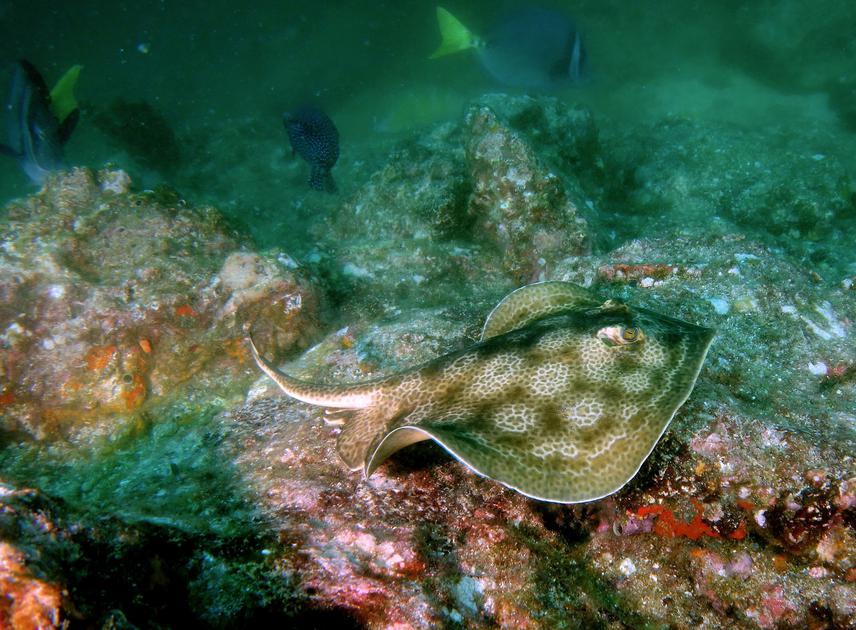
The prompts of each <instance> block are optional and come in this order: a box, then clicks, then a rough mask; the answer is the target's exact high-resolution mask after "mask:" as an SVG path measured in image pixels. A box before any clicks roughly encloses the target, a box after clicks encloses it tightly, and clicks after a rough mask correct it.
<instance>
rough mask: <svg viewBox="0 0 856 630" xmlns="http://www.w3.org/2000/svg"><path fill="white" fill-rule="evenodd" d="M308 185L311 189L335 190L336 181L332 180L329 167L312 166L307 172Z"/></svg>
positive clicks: (331, 191) (330, 191)
mask: <svg viewBox="0 0 856 630" xmlns="http://www.w3.org/2000/svg"><path fill="white" fill-rule="evenodd" d="M309 187H310V188H311V189H312V190H320V191H322V192H328V193H334V192H336V182H334V181H333V175H332V174H331V173H330V169H329V168H326V167H323V166H313V167H312V171H311V172H310V173H309Z"/></svg>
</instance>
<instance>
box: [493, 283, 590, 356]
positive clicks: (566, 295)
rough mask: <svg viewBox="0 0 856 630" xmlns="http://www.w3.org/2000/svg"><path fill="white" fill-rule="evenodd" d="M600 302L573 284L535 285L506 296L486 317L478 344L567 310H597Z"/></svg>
mask: <svg viewBox="0 0 856 630" xmlns="http://www.w3.org/2000/svg"><path fill="white" fill-rule="evenodd" d="M602 302H603V300H599V299H598V298H597V296H596V295H595V294H594V293H592V292H591V291H589V290H588V289H586V288H585V287H581V286H580V285H578V284H574V283H572V282H559V281H549V282H536V283H535V284H529V285H527V286H525V287H521V288H519V289H517V290H515V291H512V292H511V293H509V294H508V295H506V296H505V297H504V298H503V299H502V301H501V302H500V303H499V304H497V305H496V307H495V308H494V309H493V310H492V311H491V312H490V315H488V316H487V320H486V321H485V323H484V328H483V329H482V336H481V340H482V341H484V340H485V339H489V338H491V337H496V336H498V335H502V334H504V333H507V332H510V331H512V330H516V329H518V328H523V327H524V326H526V325H528V324H531V323H532V322H533V321H534V320H536V319H540V318H541V317H546V316H547V315H551V314H553V313H557V312H559V311H563V310H567V309H575V308H578V309H584V308H593V307H596V306H600V304H601V303H602Z"/></svg>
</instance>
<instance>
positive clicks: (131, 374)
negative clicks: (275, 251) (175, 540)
mask: <svg viewBox="0 0 856 630" xmlns="http://www.w3.org/2000/svg"><path fill="white" fill-rule="evenodd" d="M119 179H121V178H119ZM117 181H118V180H117V178H116V175H115V174H114V173H109V172H104V173H99V174H95V173H93V172H91V171H87V170H82V169H78V170H75V171H72V172H71V173H70V174H68V175H66V176H59V177H57V178H55V179H53V180H51V181H50V182H49V183H48V185H47V187H46V188H45V190H44V191H43V192H41V193H40V194H38V195H35V196H32V197H30V198H28V199H26V200H23V201H21V202H18V203H13V204H12V205H11V206H10V207H9V209H8V220H7V221H6V222H5V223H4V225H3V226H2V228H0V241H2V249H1V250H0V268H2V276H0V277H2V280H0V295H2V306H0V329H2V331H3V333H2V341H3V343H2V348H0V354H2V365H3V368H2V372H0V393H2V411H3V416H2V418H3V429H4V430H5V431H9V432H16V431H20V432H23V433H26V434H28V435H30V436H33V437H38V438H43V437H47V436H52V437H56V436H57V435H58V434H61V435H64V436H66V437H68V438H72V439H77V438H81V437H83V436H84V435H88V436H89V437H92V436H93V435H99V434H103V433H104V432H110V431H112V430H114V429H115V426H114V425H115V423H116V422H117V420H121V419H122V418H125V419H128V418H131V417H133V416H134V415H135V414H136V413H138V412H140V411H142V410H144V409H145V408H146V407H147V406H150V405H156V404H161V403H163V402H165V401H167V400H169V399H170V397H175V396H176V395H177V393H178V389H179V386H180V385H181V384H182V383H186V382H187V381H189V380H191V379H193V380H195V381H196V382H207V383H208V385H209V386H210V387H211V388H212V390H219V391H220V392H221V393H224V392H226V391H228V390H229V388H230V387H234V386H233V385H230V383H229V380H227V379H224V374H231V375H232V376H233V377H234V376H238V377H241V375H242V374H245V368H244V354H243V349H242V343H243V338H244V336H245V330H244V325H245V324H247V325H252V324H254V323H256V322H258V325H259V326H258V329H259V331H260V334H261V335H262V336H263V337H264V338H265V344H266V347H269V348H271V349H272V350H273V351H274V352H277V353H281V352H284V351H287V350H289V349H292V348H296V347H299V346H300V345H301V344H302V343H305V342H306V341H307V335H308V334H310V333H311V330H312V325H313V323H314V322H315V318H316V308H317V300H316V297H315V295H314V293H313V292H312V290H311V289H310V288H309V286H308V285H307V284H306V283H305V282H303V281H302V280H300V279H299V278H298V277H297V276H296V275H295V274H294V272H293V270H292V269H289V268H287V267H286V266H285V265H283V264H282V263H281V262H278V261H277V260H276V259H270V258H264V257H261V256H259V255H258V254H249V253H241V252H239V251H238V250H239V248H240V242H239V241H238V240H237V239H236V238H235V236H234V235H233V234H231V233H230V232H229V230H228V229H227V228H226V226H225V225H224V224H223V221H222V219H221V217H220V215H219V214H218V213H217V212H216V211H215V210H213V209H211V208H199V209H191V208H187V207H184V205H183V204H182V203H178V204H176V205H174V206H165V205H162V204H161V203H159V202H158V200H156V199H155V198H152V197H148V196H146V195H134V194H130V193H127V192H125V186H126V185H127V183H125V184H123V183H121V182H119V183H118V184H117ZM84 439H85V438H84Z"/></svg>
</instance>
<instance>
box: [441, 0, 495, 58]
mask: <svg viewBox="0 0 856 630" xmlns="http://www.w3.org/2000/svg"><path fill="white" fill-rule="evenodd" d="M437 25H438V26H439V27H440V37H441V38H442V41H441V42H440V46H439V47H438V48H437V50H435V51H434V53H433V54H432V55H431V56H430V57H429V59H437V58H438V57H445V56H446V55H451V54H454V53H456V52H461V51H462V50H468V49H470V48H477V47H479V46H481V45H482V44H481V40H480V39H479V38H478V37H476V36H475V35H473V34H472V33H471V32H470V29H468V28H467V27H466V26H464V25H463V24H461V22H460V20H458V18H456V17H455V16H454V15H452V14H451V13H449V12H448V11H446V9H444V8H443V7H437Z"/></svg>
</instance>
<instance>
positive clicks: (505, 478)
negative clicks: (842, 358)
mask: <svg viewBox="0 0 856 630" xmlns="http://www.w3.org/2000/svg"><path fill="white" fill-rule="evenodd" d="M712 339H713V331H712V330H710V329H708V328H702V327H701V326H695V325H693V324H689V323H687V322H684V321H681V320H678V319H674V318H672V317H668V316H666V315H662V314H660V313H656V312H653V311H649V310H647V309H644V308H638V307H634V306H630V305H628V304H625V303H623V302H620V301H617V300H606V301H603V300H600V299H598V298H597V297H596V296H595V295H594V294H593V293H592V292H590V291H588V290H587V289H584V288H583V287H580V286H578V285H575V284H571V283H568V282H542V283H537V284H533V285H529V286H526V287H523V288H521V289H518V290H516V291H514V292H513V293H511V294H509V295H508V296H507V297H506V298H505V299H504V300H503V301H502V302H500V303H499V305H497V307H496V308H495V309H494V310H493V312H492V313H491V314H490V315H489V316H488V319H487V321H486V322H485V326H484V330H483V332H482V338H481V340H480V341H479V342H478V343H476V344H474V345H472V346H470V347H469V348H465V349H463V350H459V351H457V352H452V353H450V354H447V355H444V356H441V357H438V358H437V359H434V360H433V361H429V362H428V363H425V364H423V365H420V366H417V367H415V368H411V369H409V370H405V371H403V372H400V373H398V374H393V375H391V376H388V377H385V378H380V379H376V380H372V381H367V382H363V383H357V384H351V385H324V384H316V383H307V382H304V381H300V380H298V379H295V378H293V377H291V376H288V375H286V374H283V373H282V372H279V371H278V370H277V369H276V368H275V367H273V366H272V365H271V364H270V363H268V362H267V361H266V360H265V359H263V358H262V357H261V356H260V355H259V353H258V351H257V350H256V348H255V345H253V344H252V341H250V344H251V348H252V352H253V357H254V358H255V360H256V362H257V363H258V365H259V367H260V368H261V369H262V370H263V371H264V372H265V373H266V374H267V375H268V376H270V377H271V378H272V379H273V380H274V381H276V383H277V384H278V385H279V386H280V387H281V388H282V390H283V391H284V392H285V393H286V394H288V395H289V396H291V397H292V398H296V399H297V400H301V401H304V402H307V403H310V404H314V405H322V406H324V407H328V408H337V409H339V410H340V411H338V412H336V413H335V415H333V416H332V417H333V418H340V417H342V416H345V417H347V420H343V421H342V423H344V427H343V429H342V432H341V434H340V435H339V441H338V444H337V448H338V451H339V454H340V455H341V456H342V459H343V460H344V461H345V463H346V464H347V465H348V466H349V467H350V468H351V469H352V470H358V469H362V470H363V471H364V472H365V474H366V476H368V475H371V473H372V472H373V471H374V470H376V469H377V467H378V466H380V464H381V463H383V461H384V460H386V459H387V458H388V457H389V456H390V455H392V454H393V453H394V452H396V451H397V450H399V449H401V448H404V447H405V446H408V445H409V444H413V443H414V442H419V441H421V440H426V439H433V440H435V441H436V442H438V443H439V444H440V445H441V446H442V447H443V448H445V449H446V450H447V451H448V452H449V453H451V454H452V455H453V456H454V457H455V458H456V459H458V460H460V461H461V462H463V463H464V464H465V465H467V466H468V467H469V468H471V469H472V470H474V471H475V472H477V473H479V474H481V475H484V476H486V477H489V478H491V479H495V480H496V481H499V482H500V483H503V484H505V485H506V486H508V487H510V488H513V489H514V490H517V491H519V492H521V493H523V494H525V495H527V496H530V497H533V498H536V499H541V500H544V501H554V502H558V503H580V502H584V501H593V500H595V499H600V498H602V497H605V496H607V495H610V494H612V493H614V492H616V491H617V490H619V489H620V488H621V487H622V486H624V485H625V484H626V483H627V482H628V481H630V480H631V479H632V478H633V477H634V476H635V475H636V473H637V471H638V470H639V468H640V466H641V465H642V463H643V462H644V461H645V460H646V459H647V457H648V455H649V454H650V453H651V451H652V450H653V448H654V446H655V445H656V444H657V441H658V440H659V439H660V436H661V435H662V434H663V432H664V431H665V430H666V427H668V425H669V422H671V420H672V417H673V416H674V415H675V412H676V411H677V409H678V408H679V407H680V406H681V405H682V404H683V403H684V401H685V400H686V399H687V397H688V396H689V395H690V392H691V391H692V388H693V385H694V384H695V381H696V378H697V376H698V373H699V370H700V369H701V365H702V363H703V362H704V358H705V355H706V354H707V350H708V347H709V346H710V343H711V340H712Z"/></svg>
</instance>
